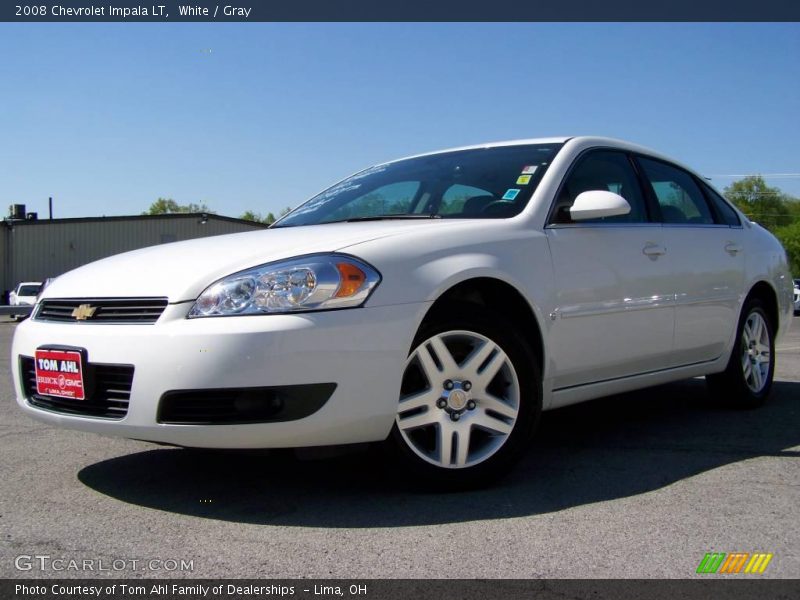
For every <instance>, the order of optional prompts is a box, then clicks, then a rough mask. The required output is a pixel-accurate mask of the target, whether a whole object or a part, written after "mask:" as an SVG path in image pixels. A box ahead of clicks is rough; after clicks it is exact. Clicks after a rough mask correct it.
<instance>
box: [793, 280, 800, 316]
mask: <svg viewBox="0 0 800 600" xmlns="http://www.w3.org/2000/svg"><path fill="white" fill-rule="evenodd" d="M794 314H795V316H798V315H800V279H795V280H794Z"/></svg>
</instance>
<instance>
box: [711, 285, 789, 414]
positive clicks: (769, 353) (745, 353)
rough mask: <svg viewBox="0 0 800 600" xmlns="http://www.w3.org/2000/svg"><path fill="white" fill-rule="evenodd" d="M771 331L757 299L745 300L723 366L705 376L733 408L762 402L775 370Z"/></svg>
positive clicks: (712, 387)
mask: <svg viewBox="0 0 800 600" xmlns="http://www.w3.org/2000/svg"><path fill="white" fill-rule="evenodd" d="M774 331H775V329H774V325H773V323H772V321H771V319H770V317H769V315H768V314H767V311H766V310H765V307H764V304H763V303H762V302H761V300H759V299H757V298H752V299H750V300H748V301H747V302H746V303H745V306H744V309H743V310H742V316H741V318H740V319H739V328H738V330H737V341H736V344H735V345H734V348H733V351H732V352H731V358H730V360H729V361H728V366H727V368H726V369H725V371H723V372H722V373H718V374H716V375H709V376H708V377H706V381H707V382H708V384H709V387H710V389H711V390H712V392H713V393H714V394H716V395H717V397H718V399H719V400H721V401H722V402H723V403H724V404H727V405H730V406H734V407H737V408H755V407H757V406H761V405H762V404H764V402H765V401H766V399H767V396H769V392H770V390H771V388H772V378H773V374H774V371H775V336H774Z"/></svg>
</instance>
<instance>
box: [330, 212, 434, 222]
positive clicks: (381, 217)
mask: <svg viewBox="0 0 800 600" xmlns="http://www.w3.org/2000/svg"><path fill="white" fill-rule="evenodd" d="M441 218H442V215H437V214H427V215H409V214H396V215H376V216H372V217H352V218H350V219H344V222H345V223H357V222H359V221H391V220H404V219H441ZM328 222H329V223H341V221H328Z"/></svg>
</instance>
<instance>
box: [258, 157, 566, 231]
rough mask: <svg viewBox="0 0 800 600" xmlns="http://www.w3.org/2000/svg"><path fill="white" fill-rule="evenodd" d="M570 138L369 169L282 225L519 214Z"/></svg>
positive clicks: (303, 207) (305, 206)
mask: <svg viewBox="0 0 800 600" xmlns="http://www.w3.org/2000/svg"><path fill="white" fill-rule="evenodd" d="M561 146H562V144H526V145H516V146H498V147H494V148H479V149H473V150H457V151H453V152H443V153H440V154H432V155H428V156H420V157H417V158H409V159H405V160H400V161H397V162H391V163H386V164H383V165H377V166H374V167H370V168H369V169H365V170H364V171H361V172H360V173H356V174H355V175H353V176H351V177H348V178H347V179H345V180H344V181H341V182H339V183H337V184H336V185H334V186H333V187H331V188H328V189H327V190H325V191H324V192H322V193H321V194H318V195H317V196H315V197H313V198H312V199H311V200H309V201H308V202H306V203H305V204H302V205H301V206H299V207H298V208H296V209H295V210H294V211H292V212H291V213H289V214H288V215H286V216H285V217H284V218H283V219H281V220H280V221H278V222H277V223H275V225H274V227H292V226H297V225H318V224H322V223H338V222H342V221H367V220H381V219H425V218H454V219H492V218H495V219H496V218H507V217H513V216H514V215H517V214H519V213H520V212H521V211H522V209H523V208H524V207H525V205H526V204H527V203H528V201H529V200H530V198H531V196H532V195H533V192H534V190H535V189H536V186H537V185H538V184H539V181H541V178H542V176H543V175H544V172H545V171H546V170H547V167H548V166H549V165H550V163H551V162H552V160H553V157H554V156H555V155H556V153H557V152H558V150H559V149H560V148H561Z"/></svg>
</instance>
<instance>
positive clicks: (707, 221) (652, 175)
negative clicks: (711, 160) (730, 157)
mask: <svg viewBox="0 0 800 600" xmlns="http://www.w3.org/2000/svg"><path fill="white" fill-rule="evenodd" d="M637 160H638V161H639V164H640V165H641V166H642V171H644V175H645V177H646V178H647V180H648V181H649V182H650V186H651V187H652V188H653V193H654V194H655V197H656V199H657V200H658V205H659V207H660V208H661V217H662V220H663V221H664V223H676V224H681V225H713V224H714V215H713V213H712V212H711V209H710V208H709V206H708V203H707V202H706V199H705V196H703V192H702V191H701V190H700V187H699V186H698V185H697V182H695V180H694V177H692V176H691V175H689V173H687V172H686V171H683V170H681V169H678V168H677V167H673V166H672V165H668V164H666V163H663V162H661V161H657V160H651V159H649V158H643V157H639V158H638V159H637Z"/></svg>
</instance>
